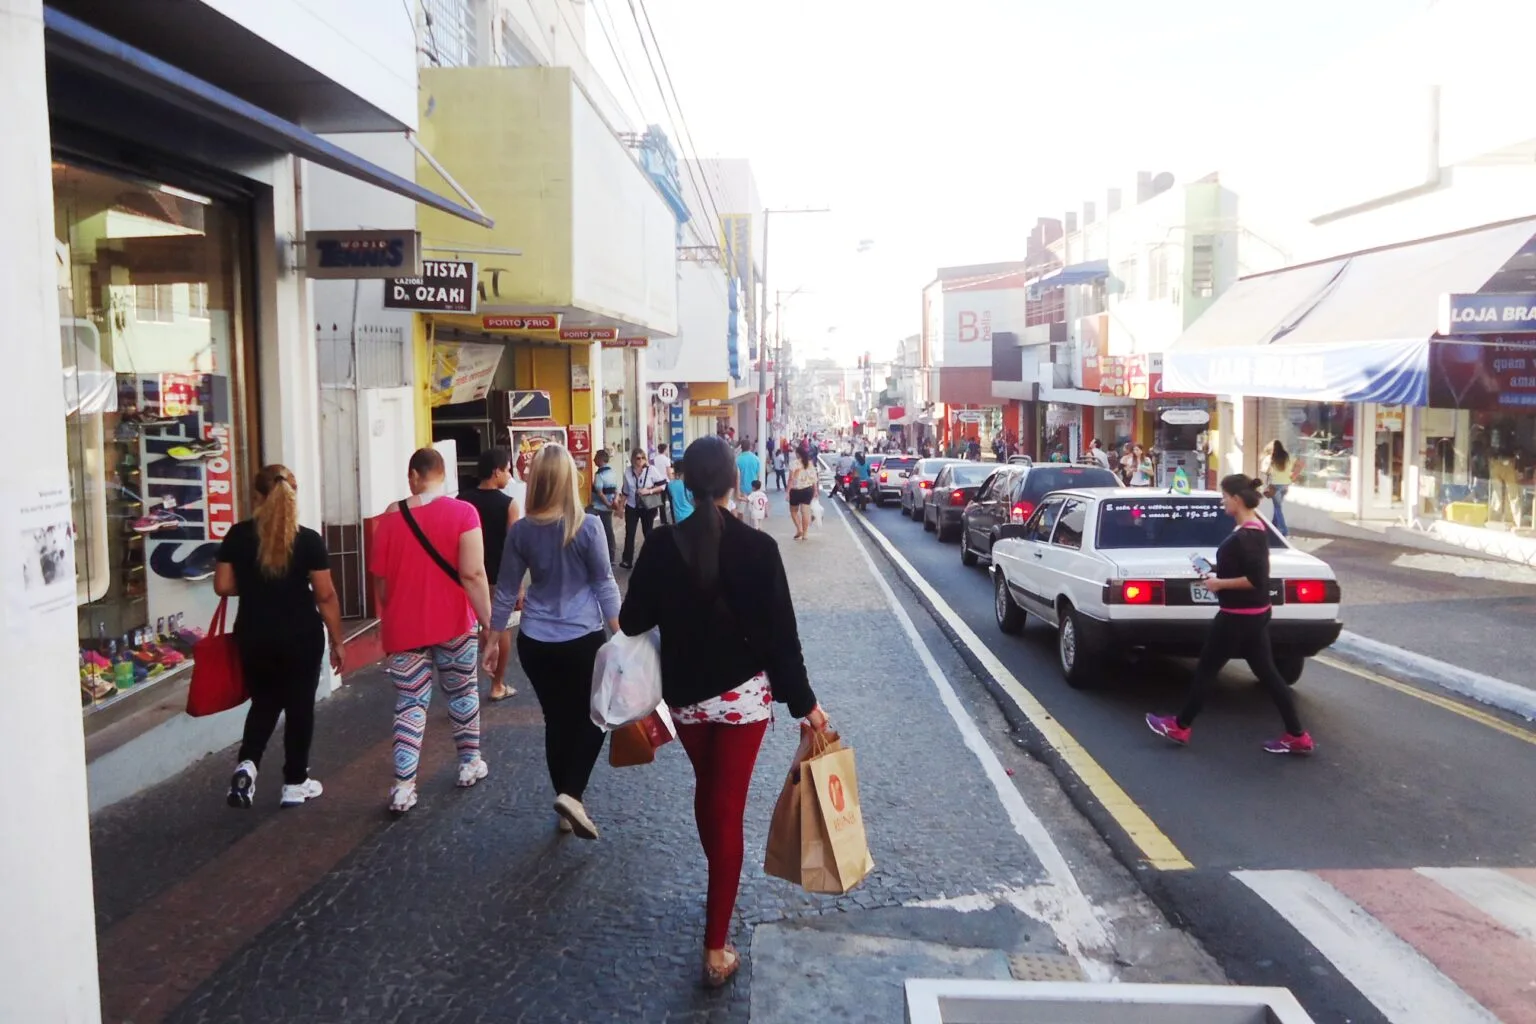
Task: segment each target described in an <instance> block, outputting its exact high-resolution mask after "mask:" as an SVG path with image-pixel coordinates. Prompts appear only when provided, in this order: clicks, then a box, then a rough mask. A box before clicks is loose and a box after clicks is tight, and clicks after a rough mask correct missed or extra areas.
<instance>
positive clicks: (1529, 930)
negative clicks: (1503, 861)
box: [1418, 868, 1536, 942]
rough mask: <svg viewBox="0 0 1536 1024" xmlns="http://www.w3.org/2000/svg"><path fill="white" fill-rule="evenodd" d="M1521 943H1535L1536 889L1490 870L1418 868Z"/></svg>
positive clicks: (1424, 874)
mask: <svg viewBox="0 0 1536 1024" xmlns="http://www.w3.org/2000/svg"><path fill="white" fill-rule="evenodd" d="M1418 872H1419V874H1421V875H1423V876H1424V877H1425V878H1429V879H1433V880H1434V881H1435V882H1437V883H1439V884H1440V885H1442V886H1444V887H1445V888H1446V889H1449V890H1450V891H1451V892H1453V893H1455V894H1456V895H1457V896H1460V897H1461V898H1462V899H1464V900H1466V901H1467V902H1468V903H1470V904H1472V905H1473V906H1474V907H1476V908H1477V909H1478V910H1481V911H1482V912H1483V913H1485V914H1487V915H1488V916H1489V917H1491V918H1493V919H1494V920H1495V921H1497V922H1499V924H1501V925H1503V926H1504V927H1505V928H1508V929H1509V930H1510V931H1512V932H1514V933H1515V934H1516V935H1518V936H1520V937H1521V938H1522V939H1526V940H1527V941H1530V942H1536V886H1533V885H1528V884H1527V883H1525V882H1522V881H1521V880H1520V879H1518V878H1516V877H1515V876H1513V875H1510V874H1507V873H1505V872H1503V871H1497V870H1495V869H1493V868H1419V869H1418Z"/></svg>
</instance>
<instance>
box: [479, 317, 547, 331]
mask: <svg viewBox="0 0 1536 1024" xmlns="http://www.w3.org/2000/svg"><path fill="white" fill-rule="evenodd" d="M480 327H481V328H482V329H483V330H487V331H558V330H559V329H560V314H559V313H535V314H532V315H529V316H498V315H491V314H487V315H485V316H482V317H481V318H480Z"/></svg>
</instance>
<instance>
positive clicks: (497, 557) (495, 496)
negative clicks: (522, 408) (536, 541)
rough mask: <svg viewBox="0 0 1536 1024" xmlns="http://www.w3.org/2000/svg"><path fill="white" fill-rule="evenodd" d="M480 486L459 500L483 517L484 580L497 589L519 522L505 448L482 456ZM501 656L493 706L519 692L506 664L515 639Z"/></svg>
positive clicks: (505, 642)
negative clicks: (504, 556)
mask: <svg viewBox="0 0 1536 1024" xmlns="http://www.w3.org/2000/svg"><path fill="white" fill-rule="evenodd" d="M475 471H476V473H477V474H478V475H479V477H480V485H479V486H478V487H472V488H470V489H468V490H462V491H460V492H459V500H460V501H467V502H469V503H470V504H471V505H473V506H475V511H476V512H478V513H480V535H481V537H482V538H483V539H484V544H485V576H486V581H487V583H488V585H489V586H491V587H493V588H494V587H495V586H496V579H497V576H496V574H497V573H498V572H499V571H500V569H501V551H502V548H503V547H505V546H506V543H507V528H508V527H510V526H511V525H512V524H513V523H515V522H517V519H518V516H519V515H520V514H521V513H520V512H519V511H518V506H517V502H516V501H514V500H512V496H511V495H510V494H508V493H507V491H506V488H507V485H508V484H510V483H511V482H512V454H511V453H510V452H508V451H507V450H506V449H505V448H487V449H486V450H485V451H483V452H481V453H480V458H479V461H478V464H477V465H476V467H475ZM498 642H499V643H501V644H503V647H502V649H501V656H500V658H499V660H498V661H497V663H496V671H495V672H492V673H491V693H490V697H489V700H490V701H491V703H492V704H494V703H496V702H497V701H503V700H506V699H507V698H508V697H515V696H517V690H516V689H515V688H514V687H511V686H508V685H507V662H508V661H509V660H510V655H511V653H512V639H511V637H510V636H508V637H502V638H501V639H500V640H499V641H498Z"/></svg>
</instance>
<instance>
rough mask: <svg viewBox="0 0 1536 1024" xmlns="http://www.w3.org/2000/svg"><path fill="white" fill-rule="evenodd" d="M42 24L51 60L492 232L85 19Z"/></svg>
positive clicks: (48, 17) (51, 17)
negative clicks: (107, 32)
mask: <svg viewBox="0 0 1536 1024" xmlns="http://www.w3.org/2000/svg"><path fill="white" fill-rule="evenodd" d="M43 25H44V27H45V28H46V29H47V32H46V34H45V36H44V40H45V45H46V48H47V51H48V56H49V57H50V59H52V60H56V61H61V62H64V63H67V64H70V65H72V66H73V67H75V68H77V69H78V70H80V71H82V72H86V73H88V74H91V75H94V76H97V77H100V78H104V79H107V80H108V81H110V82H114V83H116V84H118V85H120V86H123V87H125V88H127V89H131V90H133V91H134V92H137V93H140V94H142V95H145V96H150V97H153V98H155V99H157V100H159V101H161V102H162V103H166V104H169V105H170V106H173V107H175V108H177V109H179V110H182V111H184V112H186V113H189V114H193V115H195V116H196V117H198V118H200V119H202V120H204V121H207V122H209V123H211V124H214V125H217V126H219V127H221V128H223V129H225V130H227V131H231V132H235V133H238V134H240V135H242V136H244V137H246V138H248V139H251V140H254V141H255V142H258V143H260V144H262V145H264V146H266V147H268V148H270V149H273V150H276V151H277V152H280V153H292V154H293V155H294V156H299V157H303V158H304V159H305V160H309V161H310V162H312V163H316V164H319V165H320V166H321V167H327V168H329V169H331V170H333V171H336V172H338V173H340V174H345V175H348V176H349V177H352V178H356V179H357V180H359V181H365V182H367V183H368V184H370V185H376V186H377V187H379V188H382V189H385V190H386V191H389V192H393V193H395V194H397V195H402V196H405V197H406V198H408V199H413V200H415V201H416V202H418V203H421V204H423V205H424V206H430V207H432V208H433V209H435V210H441V211H443V212H444V213H449V214H452V215H453V216H455V217H462V218H463V219H464V220H467V221H470V222H472V223H475V224H479V225H481V226H482V227H492V226H494V223H495V222H494V221H492V220H491V218H489V217H487V216H485V215H484V214H483V213H478V212H476V211H475V210H472V209H470V208H469V207H467V206H462V205H460V204H459V203H455V202H453V201H452V200H449V199H446V198H444V197H443V196H440V195H438V194H437V193H436V192H433V191H431V190H430V189H426V188H423V187H422V186H420V185H418V184H416V183H415V182H414V181H410V180H408V179H406V178H402V177H401V176H400V175H398V174H395V173H394V172H393V171H389V170H386V169H385V168H383V167H380V166H379V165H378V164H375V163H371V162H370V161H367V160H364V159H363V158H362V157H360V156H357V155H356V154H354V153H350V152H348V151H347V150H345V149H342V148H341V147H340V146H337V145H336V144H334V143H332V142H328V141H326V140H325V139H323V138H321V137H320V136H318V135H316V134H315V133H314V132H311V131H307V130H305V129H304V128H301V127H299V126H298V125H296V124H294V123H293V122H291V121H285V120H284V119H282V118H280V117H278V116H277V115H275V114H273V113H271V112H270V111H267V110H263V109H262V108H261V107H258V106H256V105H255V104H253V103H251V102H249V101H247V100H243V99H241V98H240V97H239V96H236V95H234V94H233V93H230V92H227V91H225V90H223V89H220V88H219V87H218V86H216V85H212V84H210V83H209V82H206V81H204V80H203V79H201V78H198V77H196V76H194V75H190V74H188V73H187V72H185V71H183V70H181V69H180V68H178V67H176V66H175V65H173V64H169V63H167V62H165V61H163V60H161V59H160V58H158V57H155V56H152V55H151V54H148V53H145V52H144V51H143V50H140V49H136V48H135V47H132V46H129V45H128V44H127V43H124V42H123V41H121V40H119V39H114V38H113V37H112V36H109V35H107V34H106V33H104V32H101V31H99V30H97V29H95V28H92V27H91V26H90V25H87V24H86V23H85V22H83V21H80V20H78V19H76V18H72V17H70V16H69V15H67V14H63V13H61V12H59V11H57V10H54V9H53V8H51V7H45V8H44V9H43Z"/></svg>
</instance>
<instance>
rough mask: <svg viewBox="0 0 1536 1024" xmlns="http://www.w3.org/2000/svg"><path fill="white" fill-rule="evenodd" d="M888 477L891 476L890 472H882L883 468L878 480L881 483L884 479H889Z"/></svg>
mask: <svg viewBox="0 0 1536 1024" xmlns="http://www.w3.org/2000/svg"><path fill="white" fill-rule="evenodd" d="M890 478H891V474H889V473H887V472H884V471H883V470H882V471H881V473H880V482H881V483H885V482H886V481H888V480H890Z"/></svg>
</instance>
